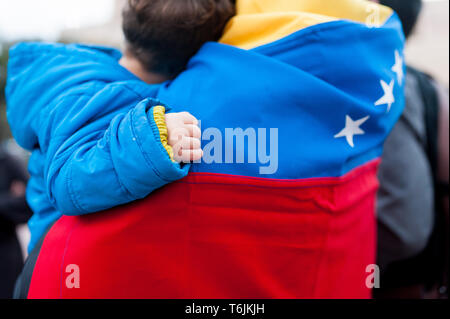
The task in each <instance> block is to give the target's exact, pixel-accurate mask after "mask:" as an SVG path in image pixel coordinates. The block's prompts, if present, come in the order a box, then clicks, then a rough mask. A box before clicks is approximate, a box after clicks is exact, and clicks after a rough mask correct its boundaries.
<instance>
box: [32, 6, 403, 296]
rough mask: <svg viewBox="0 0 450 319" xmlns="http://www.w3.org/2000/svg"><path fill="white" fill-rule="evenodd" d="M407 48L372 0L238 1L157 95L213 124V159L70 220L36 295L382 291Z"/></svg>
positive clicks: (392, 18)
mask: <svg viewBox="0 0 450 319" xmlns="http://www.w3.org/2000/svg"><path fill="white" fill-rule="evenodd" d="M403 45H404V37H403V33H402V29H401V25H400V22H399V19H398V17H397V16H396V14H395V13H393V12H392V11H391V10H390V9H388V8H386V7H382V6H379V5H377V4H374V3H371V2H368V1H361V0H277V1H272V0H238V1H237V15H236V16H235V17H234V18H233V19H232V20H231V21H230V23H229V24H228V26H227V28H226V30H225V33H224V35H223V38H222V39H221V41H220V43H208V44H206V45H205V46H204V47H203V48H202V49H201V50H200V52H198V54H197V55H196V56H195V57H194V58H193V59H192V60H191V61H190V63H189V65H188V68H187V70H186V71H185V72H183V73H182V74H181V75H180V76H179V77H178V78H177V79H176V80H174V81H172V82H170V83H166V84H164V85H162V86H161V87H160V88H159V91H158V94H157V97H158V98H159V99H161V100H162V101H164V102H165V103H167V104H168V105H171V106H174V108H175V109H179V110H186V109H187V110H188V111H190V112H192V113H193V114H194V115H196V116H198V117H199V118H201V119H202V127H203V129H204V130H205V131H207V132H208V134H207V136H204V143H205V144H204V146H205V153H207V154H206V155H207V160H206V161H207V162H205V161H203V162H202V163H197V164H195V165H193V167H192V173H191V174H190V175H189V176H188V177H187V178H186V179H184V180H182V181H180V182H178V183H175V184H172V185H169V186H168V187H165V188H164V189H162V190H160V191H158V192H156V193H154V194H152V195H151V196H150V197H149V198H147V199H145V200H143V201H141V202H136V203H133V204H131V205H128V206H125V207H119V208H116V209H114V210H112V211H110V212H105V213H99V214H94V215H92V216H84V217H63V218H62V219H61V220H60V221H58V223H57V224H56V225H55V226H54V227H53V228H52V230H51V231H50V232H49V234H48V235H47V237H46V239H45V241H44V244H43V247H42V250H41V254H40V256H39V259H38V261H37V264H36V266H35V271H34V275H33V278H32V282H31V287H30V291H29V297H30V298H48V297H49V298H370V296H371V290H370V285H367V278H368V276H369V275H370V274H369V273H367V272H366V271H367V269H368V266H370V265H371V264H374V263H375V232H376V229H375V224H376V223H375V198H376V192H377V188H378V182H377V178H376V173H377V166H378V163H379V157H380V155H381V153H382V149H383V143H384V141H385V139H386V137H387V136H388V134H389V132H390V130H391V129H392V127H393V126H394V124H395V123H396V121H397V120H398V118H399V116H400V114H401V113H402V110H403V104H404V96H403V84H404V76H403V74H404V65H403V53H402V52H403ZM236 128H242V130H243V131H244V132H247V133H248V134H247V137H246V139H245V140H244V142H242V143H238V142H237V141H236V142H235V138H234V137H233V138H227V130H228V132H230V131H229V129H236ZM248 129H250V130H248ZM252 129H253V130H254V132H255V133H256V135H255V136H256V137H255V138H252V137H251V134H250V133H251V132H253V131H252ZM235 132H236V131H235ZM271 141H275V142H274V143H271ZM211 143H214V144H211ZM212 145H213V146H212ZM220 150H223V152H220ZM251 150H253V151H251ZM230 151H231V152H232V153H233V155H231V157H230V155H229V152H230ZM236 153H239V154H242V153H244V154H245V158H244V159H246V160H244V161H243V162H242V163H239V161H238V163H236V161H234V164H231V163H229V162H233V160H231V161H230V159H234V158H233V157H234V155H235V154H236ZM268 153H271V154H276V156H274V157H273V158H271V157H268V156H267V154H268ZM257 155H258V156H257ZM264 155H265V156H264ZM71 264H75V265H78V266H79V269H80V270H81V273H80V276H81V277H80V280H81V282H80V283H81V285H80V288H78V289H70V288H68V287H67V285H65V284H64V280H65V278H66V277H65V276H66V275H67V274H66V272H65V269H66V267H67V266H68V265H71Z"/></svg>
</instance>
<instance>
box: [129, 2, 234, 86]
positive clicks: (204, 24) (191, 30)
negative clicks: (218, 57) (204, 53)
mask: <svg viewBox="0 0 450 319" xmlns="http://www.w3.org/2000/svg"><path fill="white" fill-rule="evenodd" d="M234 2H235V1H232V0H128V4H127V5H126V6H125V8H124V11H123V26H122V27H123V31H124V34H125V38H126V42H127V50H128V51H129V52H130V53H131V54H132V55H134V56H135V57H136V58H137V59H138V60H139V61H140V62H141V63H142V64H143V65H144V66H145V68H146V69H148V70H149V71H153V72H156V73H159V74H162V75H166V76H169V77H174V76H176V75H177V74H178V73H180V72H181V71H182V70H183V69H184V68H185V67H186V64H187V62H188V61H189V59H190V58H191V57H192V56H193V55H194V54H195V53H196V52H197V51H198V50H199V49H200V48H201V46H202V45H203V44H204V43H206V42H208V41H217V40H219V39H220V37H221V36H222V33H223V30H224V28H225V25H226V24H227V22H228V21H229V19H230V18H231V17H233V16H234V15H235V5H234Z"/></svg>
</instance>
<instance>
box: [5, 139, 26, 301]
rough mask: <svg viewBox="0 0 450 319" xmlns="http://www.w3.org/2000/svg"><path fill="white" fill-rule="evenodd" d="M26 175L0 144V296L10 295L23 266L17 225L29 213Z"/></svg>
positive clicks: (19, 163) (24, 221)
mask: <svg viewBox="0 0 450 319" xmlns="http://www.w3.org/2000/svg"><path fill="white" fill-rule="evenodd" d="M27 178H28V176H27V173H26V169H25V166H24V165H22V162H21V161H20V160H19V159H17V158H15V157H13V156H11V155H10V154H9V153H8V152H7V151H6V150H5V149H4V148H2V147H0V260H1V262H0V299H6V298H11V297H12V295H13V289H14V283H15V280H16V278H17V276H18V275H19V273H20V271H21V270H22V266H23V256H22V251H21V248H20V244H19V241H18V239H17V235H16V226H17V225H20V224H24V223H26V222H27V221H28V219H29V218H30V216H31V214H32V213H31V210H30V209H29V208H28V205H27V204H26V200H25V185H26V182H27Z"/></svg>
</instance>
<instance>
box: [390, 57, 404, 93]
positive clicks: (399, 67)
mask: <svg viewBox="0 0 450 319" xmlns="http://www.w3.org/2000/svg"><path fill="white" fill-rule="evenodd" d="M392 71H394V72H395V73H396V74H397V80H398V84H400V85H402V84H403V77H404V74H403V58H402V57H401V55H400V52H398V51H397V50H395V64H394V66H393V67H392Z"/></svg>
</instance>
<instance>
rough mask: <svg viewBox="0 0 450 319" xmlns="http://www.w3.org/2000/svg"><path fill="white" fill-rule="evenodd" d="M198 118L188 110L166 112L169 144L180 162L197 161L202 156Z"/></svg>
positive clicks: (176, 159) (175, 157)
mask: <svg viewBox="0 0 450 319" xmlns="http://www.w3.org/2000/svg"><path fill="white" fill-rule="evenodd" d="M198 124H199V122H198V120H197V119H196V118H195V117H194V116H192V115H191V114H189V113H187V112H183V113H169V114H166V126H167V131H168V135H169V145H170V146H172V148H173V152H174V159H175V161H177V162H179V163H181V162H182V163H189V162H195V161H198V160H200V159H201V158H202V156H203V151H202V145H201V144H202V143H201V140H200V138H201V135H202V133H201V130H200V127H199V126H198Z"/></svg>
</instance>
